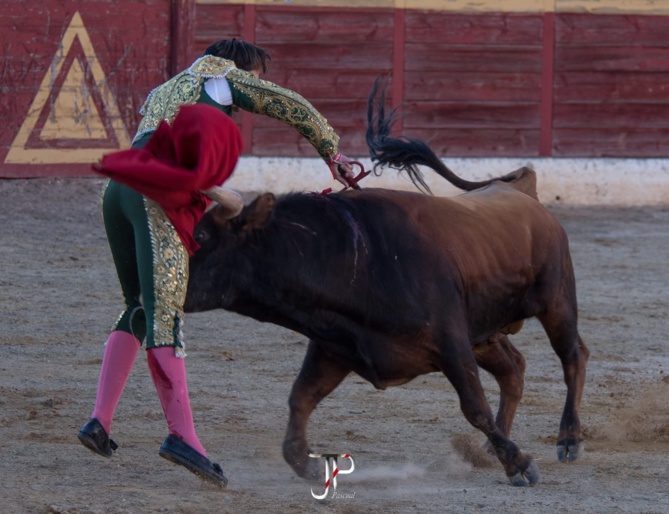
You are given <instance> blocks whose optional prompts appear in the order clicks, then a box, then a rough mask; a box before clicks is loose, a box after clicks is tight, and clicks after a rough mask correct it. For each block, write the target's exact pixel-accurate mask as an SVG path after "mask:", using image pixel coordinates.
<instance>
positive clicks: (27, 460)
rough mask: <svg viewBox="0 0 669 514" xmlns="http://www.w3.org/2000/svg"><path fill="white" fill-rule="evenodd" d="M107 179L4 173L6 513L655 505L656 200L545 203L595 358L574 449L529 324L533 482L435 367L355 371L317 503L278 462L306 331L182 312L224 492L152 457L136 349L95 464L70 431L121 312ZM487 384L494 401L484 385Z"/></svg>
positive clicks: (155, 437)
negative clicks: (495, 453) (384, 378)
mask: <svg viewBox="0 0 669 514" xmlns="http://www.w3.org/2000/svg"><path fill="white" fill-rule="evenodd" d="M101 186H102V181H101V180H97V179H67V180H63V179H60V180H57V179H37V180H4V181H0V198H1V200H0V219H2V228H1V230H2V232H1V234H2V240H1V241H2V244H1V245H0V287H1V289H0V290H1V291H2V294H1V295H0V312H1V314H0V316H1V319H2V331H1V332H0V367H1V373H0V377H1V378H0V387H1V393H0V448H2V458H1V459H0V476H1V477H2V487H1V491H2V492H0V498H1V503H0V510H1V511H2V512H4V513H24V512H25V513H62V514H66V513H67V514H75V513H77V514H79V513H144V512H180V513H208V512H215V513H228V512H229V513H255V512H258V513H268V512H275V513H296V512H316V513H318V512H342V513H353V512H389V513H395V512H435V513H444V512H449V513H450V512H453V513H468V512H475V513H484V512H485V513H488V512H490V513H493V512H494V513H517V512H524V513H535V512H536V513H542V512H549V513H551V514H555V513H562V512H585V513H599V512H601V513H610V512H635V513H640V512H645V513H651V512H652V513H662V512H669V481H668V480H667V476H668V475H669V402H668V401H667V400H668V399H669V342H668V341H667V326H668V323H667V315H668V313H669V312H668V311H669V309H668V304H669V294H668V293H667V285H668V284H667V282H668V277H669V269H668V267H667V266H668V265H667V257H668V253H669V230H668V228H667V227H669V208H665V207H662V208H661V207H653V208H650V207H648V208H645V207H644V208H633V209H616V208H601V207H600V208H584V207H567V206H558V205H552V206H550V209H551V210H552V211H553V212H555V213H556V214H557V216H558V218H559V219H560V220H561V221H562V222H563V224H564V226H565V228H566V230H567V232H568V234H569V236H570V240H571V248H572V256H573V260H574V263H575V268H576V275H577V286H578V296H579V311H580V332H581V334H582V336H583V339H584V340H585V342H586V344H587V345H588V346H589V348H590V350H591V352H592V354H591V359H590V363H589V367H588V377H587V384H586V389H585V397H584V402H583V406H582V420H583V423H584V426H585V432H586V436H587V441H586V446H585V452H584V454H583V456H582V458H581V459H580V460H578V461H577V462H575V463H573V464H562V463H560V462H558V461H557V458H556V452H555V441H556V439H555V436H556V434H557V428H558V423H559V419H560V414H561V411H562V407H563V402H564V397H565V387H564V384H563V381H562V374H561V368H560V366H559V363H558V361H557V358H556V356H555V355H554V353H553V352H552V350H551V348H550V345H549V344H548V341H547V339H546V337H545V335H544V334H543V332H542V331H541V329H540V327H539V325H538V323H537V322H536V321H530V322H529V323H527V324H526V327H525V328H524V329H523V331H522V332H521V333H519V334H518V335H516V336H514V339H513V340H514V342H515V344H516V346H517V347H518V348H519V349H520V350H521V351H522V352H523V354H524V355H525V356H526V358H527V361H528V371H527V376H526V389H525V396H524V398H523V401H522V403H521V406H520V408H519V412H518V416H517V418H516V422H515V425H514V431H513V434H512V438H513V439H514V441H515V442H516V443H518V445H519V446H520V447H521V448H522V449H523V450H524V451H526V452H528V453H530V454H532V455H533V456H534V457H535V458H536V459H537V463H538V466H539V469H540V472H541V481H540V482H539V484H538V485H537V486H536V487H532V488H513V487H511V486H510V485H509V484H508V481H507V479H506V477H505V475H504V472H503V470H502V468H501V466H500V465H499V463H497V462H490V461H486V459H484V458H482V454H480V452H479V451H478V448H479V445H480V444H481V443H483V438H482V436H481V435H480V434H479V433H477V432H476V431H475V430H474V429H473V428H471V427H470V426H469V425H468V424H467V422H466V421H465V420H464V418H463V416H462V414H461V413H460V410H459V407H458V403H457V399H456V395H455V393H454V390H453V388H452V387H451V386H450V384H449V383H448V381H447V380H446V379H445V378H444V377H443V376H441V375H438V374H432V375H428V376H424V377H419V378H418V379H416V380H414V381H413V382H411V383H409V384H407V385H405V386H402V387H398V388H392V389H388V390H386V391H376V390H374V388H373V387H372V386H371V385H370V384H368V383H367V382H365V381H363V380H362V379H360V378H358V377H357V376H350V377H349V378H348V379H347V380H346V381H345V382H344V384H343V385H342V386H341V387H340V388H339V389H337V390H336V391H335V392H334V393H333V394H332V395H331V396H330V397H329V398H327V399H326V400H325V401H324V402H323V403H322V404H321V406H320V407H319V409H318V410H317V411H316V412H315V413H314V416H313V417H312V422H311V425H310V441H311V445H312V447H313V448H314V450H316V451H320V452H341V453H345V452H346V453H350V454H352V455H353V457H354V458H355V463H356V469H355V471H354V472H353V473H352V474H350V475H345V476H343V475H340V477H339V480H338V487H337V491H336V492H337V493H338V494H337V496H336V497H334V498H333V497H332V489H331V490H330V494H329V496H328V499H327V500H326V501H322V502H321V501H317V500H315V499H314V498H313V497H312V495H311V492H310V488H311V487H312V486H313V487H314V492H315V493H317V494H320V493H321V492H322V491H323V486H322V484H321V485H319V484H310V483H307V482H304V481H303V480H301V479H299V478H297V477H296V476H295V475H294V474H293V473H292V470H291V469H290V468H289V466H288V465H287V464H286V463H285V462H284V461H283V460H282V457H281V441H282V438H283V434H284V429H285V425H286V421H287V414H288V409H287V399H288V394H289V391H290V387H291V384H292V381H293V379H294V377H295V376H296V374H297V371H298V369H299V367H300V365H301V361H302V358H303V356H304V352H305V349H306V340H305V338H304V337H303V336H301V335H299V334H295V333H293V332H290V331H287V330H284V329H281V328H278V327H275V326H272V325H268V324H261V323H258V322H255V321H253V320H250V319H246V318H242V317H239V316H236V315H233V314H229V313H226V312H224V311H217V312H209V313H201V314H197V315H195V314H193V315H189V316H188V317H187V319H186V327H185V334H186V340H187V343H188V344H189V346H188V353H189V357H188V359H187V366H188V372H189V387H190V391H191V400H192V404H193V409H194V415H195V419H196V425H197V428H198V432H199V436H200V438H201V440H202V442H203V444H204V446H205V447H206V448H207V450H208V452H209V454H210V456H211V457H212V458H213V459H215V460H217V461H218V462H220V463H221V464H222V466H223V468H224V469H225V470H226V472H227V474H228V476H229V478H230V483H229V486H228V487H227V488H226V489H223V490H219V489H217V488H214V487H213V486H209V485H206V484H202V483H201V482H200V481H199V480H198V479H197V478H195V477H194V476H193V475H191V474H190V473H188V472H187V471H185V470H183V469H182V468H179V467H178V466H175V465H173V464H171V463H169V462H168V461H166V460H163V459H161V458H160V457H159V456H158V448H159V446H160V444H161V442H162V440H163V438H164V437H165V436H166V435H167V427H166V423H165V421H164V419H163V416H162V411H161V408H160V404H159V403H158V399H157V395H156V393H155V390H154V389H153V385H152V383H151V380H150V378H149V374H148V370H147V367H146V357H145V354H144V352H141V353H140V358H139V359H138V361H137V363H136V365H135V368H134V369H133V372H132V374H131V376H130V380H129V383H128V386H127V388H126V390H125V393H124V395H123V397H122V398H121V403H120V405H119V408H118V410H117V414H116V417H115V421H114V425H113V429H112V436H113V437H114V439H115V440H116V442H117V443H119V445H120V448H119V450H118V451H117V452H116V453H115V454H114V456H113V458H111V459H103V458H101V457H99V456H97V455H94V454H93V453H91V452H89V451H88V450H86V449H85V448H84V447H83V446H81V445H80V444H79V442H78V440H77V437H76V434H77V430H78V429H79V427H80V426H81V424H82V423H84V422H85V421H86V420H87V418H88V416H89V415H90V412H91V409H92V406H93V402H94V399H95V390H96V384H97V378H98V373H99V367H100V360H101V356H102V352H103V346H102V345H103V343H104V340H105V338H106V336H107V333H108V330H109V328H110V326H111V324H112V323H113V322H114V321H115V319H116V316H117V314H118V312H119V311H120V307H121V305H120V300H121V297H120V292H119V288H118V285H117V281H116V277H115V274H114V271H113V267H112V264H111V257H110V254H109V250H108V247H107V243H106V239H105V236H104V231H103V227H102V222H101V217H100V212H99V197H100V190H101ZM539 187H541V184H539ZM482 377H483V380H484V385H485V387H486V391H488V393H489V397H490V400H491V404H492V405H493V408H496V405H497V392H498V389H497V387H496V384H495V382H494V381H493V380H492V379H491V378H490V377H489V376H487V375H485V374H483V375H482ZM341 467H342V468H346V467H348V465H347V464H344V463H342V464H341Z"/></svg>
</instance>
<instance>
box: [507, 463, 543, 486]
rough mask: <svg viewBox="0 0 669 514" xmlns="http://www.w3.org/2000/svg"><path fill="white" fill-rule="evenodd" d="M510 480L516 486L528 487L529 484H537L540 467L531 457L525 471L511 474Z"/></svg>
mask: <svg viewBox="0 0 669 514" xmlns="http://www.w3.org/2000/svg"><path fill="white" fill-rule="evenodd" d="M509 482H511V485H512V486H514V487H527V486H528V485H535V484H536V483H537V482H539V468H538V467H537V465H536V463H535V462H534V460H533V459H530V462H529V464H528V465H527V467H526V468H525V470H524V471H521V472H519V473H516V474H515V475H513V476H510V477H509Z"/></svg>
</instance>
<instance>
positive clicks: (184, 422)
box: [147, 346, 207, 457]
mask: <svg viewBox="0 0 669 514" xmlns="http://www.w3.org/2000/svg"><path fill="white" fill-rule="evenodd" d="M147 361H148V363H149V371H150V372H151V378H152V379H153V384H154V385H155V386H156V391H158V398H160V404H161V405H162V407H163V413H164V414H165V419H166V420H167V426H168V428H169V431H170V434H174V435H175V436H177V437H178V438H179V439H182V440H183V441H184V442H185V443H186V444H188V445H189V446H191V447H192V448H193V449H194V450H196V451H197V452H199V453H201V454H202V455H204V456H205V457H206V456H207V454H206V452H205V450H204V448H203V447H202V444H201V443H200V440H199V439H198V437H197V434H196V433H195V425H194V424H193V413H192V412H191V408H190V401H189V399H188V386H187V384H186V365H185V363H184V359H181V358H179V357H176V356H175V355H174V348H173V347H171V346H161V347H158V348H152V349H150V350H149V351H148V352H147Z"/></svg>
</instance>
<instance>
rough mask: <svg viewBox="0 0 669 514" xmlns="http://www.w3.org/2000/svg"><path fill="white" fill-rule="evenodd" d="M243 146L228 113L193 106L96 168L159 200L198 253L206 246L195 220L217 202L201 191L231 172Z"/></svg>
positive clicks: (184, 239) (190, 250)
mask: <svg viewBox="0 0 669 514" xmlns="http://www.w3.org/2000/svg"><path fill="white" fill-rule="evenodd" d="M242 147H243V140H242V135H241V132H240V131H239V128H238V127H237V125H236V124H235V123H234V122H233V121H232V119H231V118H230V117H229V116H228V115H226V114H225V113H223V112H222V111H219V110H218V109H216V108H215V107H212V106H209V105H205V104H195V105H187V106H183V107H181V109H179V112H178V114H177V116H176V118H175V119H174V122H172V125H170V124H168V123H167V122H165V121H163V122H162V123H161V124H160V126H159V127H158V129H157V130H156V131H155V133H154V134H153V136H152V137H151V139H149V141H148V143H147V144H146V146H145V147H144V148H132V149H130V150H122V151H119V152H114V153H110V154H107V155H105V156H103V158H102V161H101V162H100V163H98V164H94V165H93V170H94V171H96V172H98V173H101V174H102V175H105V176H107V177H109V178H111V179H113V180H116V181H117V182H120V183H122V184H125V185H127V186H129V187H131V188H133V189H134V190H136V191H138V192H139V193H141V194H142V195H144V196H147V197H148V198H151V199H152V200H154V201H156V202H158V203H159V204H160V206H161V207H162V208H163V209H164V211H165V214H166V215H167V217H168V218H169V219H170V221H171V222H172V225H174V228H175V229H176V231H177V233H178V234H179V237H180V239H181V241H182V242H183V244H184V245H185V246H186V249H187V250H188V253H189V255H193V254H194V253H195V250H197V249H198V248H199V247H200V246H199V245H198V244H197V243H196V242H195V239H193V231H194V230H195V225H196V224H197V223H198V222H199V221H200V220H201V219H202V216H203V215H204V212H205V210H206V208H207V207H208V205H209V204H210V203H211V200H209V199H208V198H207V197H206V196H204V195H203V194H202V193H201V192H200V191H201V190H206V189H209V188H210V187H213V186H220V185H221V184H223V182H225V181H226V180H227V179H228V177H230V175H231V174H232V172H233V170H234V169H235V166H236V165H237V160H238V159H239V155H240V154H241V151H242Z"/></svg>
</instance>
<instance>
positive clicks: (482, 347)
mask: <svg viewBox="0 0 669 514" xmlns="http://www.w3.org/2000/svg"><path fill="white" fill-rule="evenodd" d="M474 357H475V358H476V362H477V364H478V365H479V366H480V367H481V368H482V369H484V370H486V371H487V372H488V373H490V374H492V375H493V377H495V380H496V381H497V384H498V385H499V390H500V398H499V410H498V411H497V419H496V422H497V426H498V427H499V428H500V430H501V431H502V432H503V433H504V435H505V436H506V437H509V436H510V435H511V427H512V426H513V419H514V418H515V416H516V410H517V409H518V405H519V404H520V400H521V398H522V397H523V388H524V385H525V357H523V355H522V354H521V353H520V352H519V351H518V350H517V349H516V348H515V347H514V346H513V344H511V341H509V338H508V337H507V336H506V335H504V334H501V333H499V334H495V335H494V336H492V337H491V338H490V339H488V340H487V341H486V342H485V343H482V344H479V345H476V346H475V347H474ZM486 449H487V450H488V451H489V452H490V453H494V450H493V448H492V445H491V444H490V442H488V443H487V444H486Z"/></svg>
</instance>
